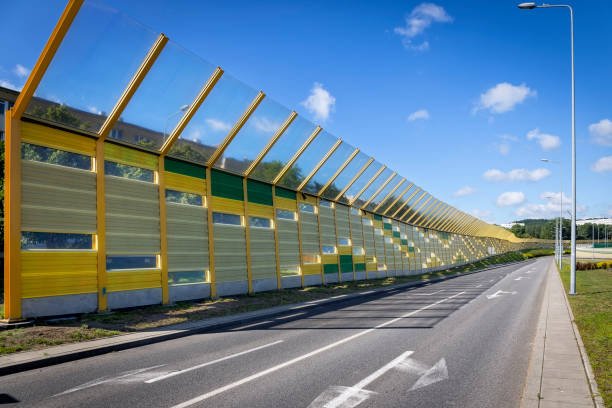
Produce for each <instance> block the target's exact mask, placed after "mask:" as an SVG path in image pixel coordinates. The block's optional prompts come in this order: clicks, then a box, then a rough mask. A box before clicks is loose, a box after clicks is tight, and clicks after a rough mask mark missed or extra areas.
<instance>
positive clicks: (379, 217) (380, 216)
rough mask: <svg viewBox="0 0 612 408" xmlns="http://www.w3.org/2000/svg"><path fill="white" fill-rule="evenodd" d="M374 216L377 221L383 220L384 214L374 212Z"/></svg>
mask: <svg viewBox="0 0 612 408" xmlns="http://www.w3.org/2000/svg"><path fill="white" fill-rule="evenodd" d="M372 215H373V216H374V219H375V220H376V221H382V215H378V214H372Z"/></svg>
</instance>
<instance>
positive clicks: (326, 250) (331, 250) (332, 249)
mask: <svg viewBox="0 0 612 408" xmlns="http://www.w3.org/2000/svg"><path fill="white" fill-rule="evenodd" d="M321 250H322V251H323V253H324V254H327V255H333V254H335V253H336V247H335V246H333V245H323V246H322V247H321Z"/></svg>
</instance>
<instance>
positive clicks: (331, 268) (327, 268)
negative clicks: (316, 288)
mask: <svg viewBox="0 0 612 408" xmlns="http://www.w3.org/2000/svg"><path fill="white" fill-rule="evenodd" d="M323 273H338V264H323Z"/></svg>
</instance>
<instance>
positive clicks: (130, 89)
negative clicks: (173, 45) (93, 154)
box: [98, 34, 168, 139]
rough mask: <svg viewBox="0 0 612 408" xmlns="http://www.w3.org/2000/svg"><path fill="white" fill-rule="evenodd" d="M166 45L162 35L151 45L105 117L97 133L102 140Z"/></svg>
mask: <svg viewBox="0 0 612 408" xmlns="http://www.w3.org/2000/svg"><path fill="white" fill-rule="evenodd" d="M167 43H168V37H166V36H165V35H164V34H160V35H159V36H158V37H157V40H155V43H153V46H152V47H151V49H150V50H149V52H148V53H147V55H146V56H145V58H144V60H143V61H142V63H141V64H140V67H138V70H137V71H136V73H135V74H134V76H133V77H132V79H131V80H130V82H129V83H128V85H127V87H126V88H125V89H124V90H123V93H122V94H121V96H120V97H119V100H118V101H117V103H116V104H115V107H114V108H113V110H112V111H111V113H110V114H109V115H108V116H107V117H106V120H105V121H104V123H103V124H102V127H101V128H100V131H99V132H98V133H99V135H100V137H101V138H102V139H106V137H107V136H108V134H109V133H110V131H111V129H112V128H113V126H115V123H117V121H118V120H119V117H120V116H121V113H123V110H124V109H125V107H126V106H127V104H128V103H129V102H130V99H132V96H134V93H136V90H137V89H138V87H139V86H140V84H141V83H142V81H143V80H144V78H145V76H147V73H148V72H149V70H150V69H151V67H152V66H153V64H154V63H155V60H156V59H157V57H158V56H159V54H161V52H162V50H163V49H164V47H165V46H166V44H167Z"/></svg>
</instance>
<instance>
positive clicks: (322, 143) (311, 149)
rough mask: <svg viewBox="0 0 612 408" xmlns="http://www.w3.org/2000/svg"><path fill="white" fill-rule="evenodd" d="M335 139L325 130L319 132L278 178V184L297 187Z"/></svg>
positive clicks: (292, 187) (291, 187)
mask: <svg viewBox="0 0 612 408" xmlns="http://www.w3.org/2000/svg"><path fill="white" fill-rule="evenodd" d="M337 140H338V139H337V138H336V137H334V136H332V135H331V134H329V133H327V132H325V131H322V132H321V133H319V134H318V135H317V137H316V138H315V139H314V140H313V141H312V143H310V145H308V147H307V148H306V150H304V152H303V153H302V154H301V155H300V157H299V158H298V159H297V160H296V161H295V163H294V164H293V166H291V167H290V168H289V170H288V171H287V173H285V175H284V176H283V178H282V179H280V181H279V182H278V184H279V185H281V186H283V187H286V188H290V189H293V190H295V189H297V188H298V186H299V185H300V183H301V182H302V181H304V179H305V178H306V176H308V175H309V174H310V173H311V172H312V171H313V170H314V168H315V167H316V166H317V164H319V162H320V161H321V159H322V158H323V156H325V154H327V152H329V150H330V149H331V148H332V147H333V146H334V144H335V143H336V141H337Z"/></svg>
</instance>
